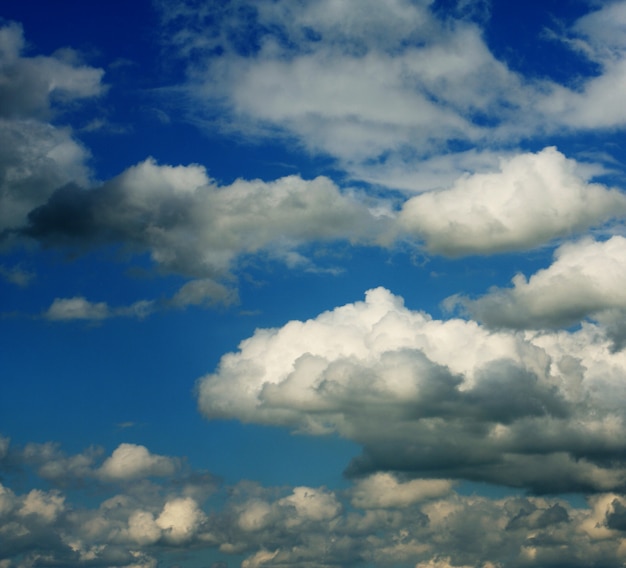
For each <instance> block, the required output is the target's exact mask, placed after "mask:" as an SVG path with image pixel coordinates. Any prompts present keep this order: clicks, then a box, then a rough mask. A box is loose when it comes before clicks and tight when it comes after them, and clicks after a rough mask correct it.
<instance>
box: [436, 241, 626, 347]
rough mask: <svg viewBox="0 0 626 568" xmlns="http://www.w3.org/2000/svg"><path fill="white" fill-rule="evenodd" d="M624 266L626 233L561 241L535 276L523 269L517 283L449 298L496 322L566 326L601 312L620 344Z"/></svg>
mask: <svg viewBox="0 0 626 568" xmlns="http://www.w3.org/2000/svg"><path fill="white" fill-rule="evenodd" d="M624 266H626V239H625V238H624V237H622V236H613V237H611V238H610V239H608V240H606V241H594V240H593V239H591V238H586V239H583V240H581V241H579V242H572V243H566V244H564V245H562V246H560V247H559V248H558V249H557V250H556V251H555V253H554V261H553V263H552V264H551V265H550V266H549V267H548V268H544V269H542V270H539V271H538V272H536V273H535V274H533V275H532V276H530V278H528V279H527V278H525V277H524V276H523V275H521V274H519V275H517V276H516V277H515V278H514V279H513V282H512V283H513V287H512V288H494V289H492V290H491V291H490V292H489V293H487V294H486V295H485V296H483V297H481V298H478V299H476V300H471V299H468V298H464V297H462V296H458V297H455V298H451V299H449V300H448V303H449V304H450V305H452V304H454V303H460V304H461V305H462V306H464V307H465V308H466V309H467V310H468V311H469V312H470V313H471V314H472V315H473V316H474V317H477V318H478V319H480V320H482V321H484V322H485V323H486V324H488V325H490V326H493V327H512V328H518V329H520V328H522V329H523V328H527V329H528V328H531V329H532V328H542V327H561V326H567V325H571V324H573V323H576V322H579V321H580V320H582V319H584V318H587V317H592V318H596V319H598V320H599V321H601V322H603V323H605V324H606V326H607V328H608V329H609V334H610V335H611V337H612V338H613V339H614V340H615V343H616V346H619V345H620V344H621V342H622V339H621V338H622V337H623V332H622V329H621V323H620V314H621V313H622V311H623V310H624V308H625V307H626V294H625V293H624V287H623V286H622V283H623V281H624V279H625V278H626V271H625V269H624Z"/></svg>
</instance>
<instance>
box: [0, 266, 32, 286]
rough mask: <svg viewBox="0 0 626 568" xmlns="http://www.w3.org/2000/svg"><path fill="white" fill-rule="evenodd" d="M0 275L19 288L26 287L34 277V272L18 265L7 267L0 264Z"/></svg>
mask: <svg viewBox="0 0 626 568" xmlns="http://www.w3.org/2000/svg"><path fill="white" fill-rule="evenodd" d="M0 277H1V278H4V279H5V280H6V281H7V282H10V283H11V284H15V285H16V286H19V287H20V288H26V286H28V285H29V284H30V282H31V281H32V280H33V278H35V273H34V272H31V271H30V270H26V269H24V268H22V267H21V266H19V265H18V266H10V267H7V266H4V265H2V264H0Z"/></svg>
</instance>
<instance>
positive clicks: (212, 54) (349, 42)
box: [158, 0, 626, 189]
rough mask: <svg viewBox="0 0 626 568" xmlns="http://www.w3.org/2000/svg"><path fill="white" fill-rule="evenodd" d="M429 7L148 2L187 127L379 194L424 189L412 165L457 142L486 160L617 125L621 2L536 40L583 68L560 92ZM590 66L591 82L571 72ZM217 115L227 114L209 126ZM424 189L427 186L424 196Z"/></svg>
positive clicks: (459, 21) (453, 16)
mask: <svg viewBox="0 0 626 568" xmlns="http://www.w3.org/2000/svg"><path fill="white" fill-rule="evenodd" d="M436 4H437V3H432V2H409V1H408V0H395V1H393V2H387V3H385V5H384V7H383V6H381V5H379V4H378V3H376V2H369V1H368V2H350V1H337V0H324V1H322V2H312V1H304V2H300V3H298V4H297V6H294V5H293V3H291V2H288V1H279V2H256V3H251V2H245V1H236V2H229V3H228V4H227V5H226V6H224V7H222V8H221V9H216V8H215V7H214V6H213V5H210V6H209V5H206V6H203V7H200V8H198V6H197V4H196V3H193V2H190V1H189V0H179V1H178V2H175V3H174V2H161V3H159V4H158V5H159V6H160V13H161V18H162V22H163V26H164V30H165V33H164V34H163V37H164V41H165V43H166V44H167V45H168V46H169V47H171V48H172V49H173V51H174V52H175V53H176V54H177V55H178V56H179V57H180V59H181V61H183V62H184V64H185V65H186V66H187V71H188V79H187V83H186V85H185V87H186V88H187V90H188V92H189V93H190V96H191V98H192V99H193V100H195V103H196V105H195V112H192V117H191V118H192V119H195V120H196V121H198V122H199V123H205V124H206V121H207V118H208V120H209V122H210V123H211V124H212V125H214V124H218V125H219V126H221V127H223V128H227V129H235V130H238V131H243V132H245V133H246V134H247V135H256V136H272V137H275V136H276V134H277V133H282V134H283V135H285V136H286V137H288V138H290V139H291V138H295V139H296V140H298V142H299V143H300V144H301V145H302V146H303V147H305V148H306V149H308V150H309V151H313V152H318V153H322V154H326V155H330V156H332V157H334V158H335V159H336V160H337V162H338V163H339V164H340V165H341V166H342V167H343V168H345V169H346V170H347V171H349V172H350V173H351V174H352V175H353V176H355V177H358V178H360V179H370V180H372V179H376V180H377V181H378V182H379V183H381V184H383V185H388V186H392V187H398V186H400V187H403V188H414V189H415V188H419V187H423V185H424V183H425V180H424V179H423V178H421V176H420V173H421V172H420V169H419V168H415V162H423V161H424V160H426V161H427V162H428V160H430V159H433V158H436V157H439V156H442V155H453V154H455V153H456V152H458V151H459V142H461V143H462V144H461V149H462V153H463V151H465V150H467V147H468V146H472V147H475V148H479V149H482V150H488V149H492V150H498V149H501V148H502V147H507V146H509V147H510V145H511V144H517V143H518V142H519V141H520V139H522V138H528V137H534V136H543V135H545V134H546V133H557V132H562V131H563V130H564V129H565V130H575V131H586V130H589V129H601V128H612V127H616V126H620V127H621V126H623V124H624V118H625V116H624V111H623V105H621V100H622V99H623V96H622V95H623V93H624V88H626V87H625V83H624V81H623V77H624V67H625V65H626V48H625V45H624V41H623V21H624V14H625V13H626V3H624V2H623V1H620V2H611V3H609V4H607V5H605V6H600V7H599V9H597V10H596V11H592V12H590V13H589V14H588V15H586V16H584V17H582V18H581V19H579V20H578V21H576V22H574V24H573V25H572V26H571V28H570V29H566V30H560V31H559V32H558V33H557V32H556V31H553V32H552V34H549V33H544V35H543V36H541V37H537V38H536V41H538V42H546V49H548V48H550V47H551V46H550V42H559V43H560V45H561V46H565V47H566V48H569V49H570V50H571V52H572V57H573V58H578V59H579V60H580V62H582V63H583V65H581V66H580V70H581V71H580V73H581V75H580V76H579V77H576V78H575V80H573V81H572V83H571V84H561V83H558V82H556V81H554V80H552V79H549V78H543V79H539V78H537V77H525V76H524V75H522V74H521V73H519V72H515V71H513V70H512V69H511V68H510V67H509V66H508V65H507V64H506V63H505V62H504V61H502V60H500V59H498V58H497V57H496V55H494V53H493V52H492V50H491V49H490V47H489V45H488V44H487V42H486V40H485V34H484V30H483V29H482V28H481V27H480V25H479V23H477V20H480V18H478V19H477V18H473V19H472V18H468V17H466V16H464V15H463V10H462V9H459V10H456V13H455V11H454V10H447V11H437V9H436ZM464 4H465V5H467V3H464ZM443 13H445V16H443V15H442V14H443ZM484 21H485V20H483V23H484ZM391 30H393V32H391ZM553 45H554V44H552V46H553ZM590 62H591V63H592V64H595V65H596V66H597V67H598V69H599V73H597V74H590V75H589V74H588V75H585V74H584V73H583V71H582V70H583V69H584V68H585V67H589V63H590ZM216 105H217V106H218V107H221V108H222V109H223V110H224V111H226V113H227V115H226V117H225V116H224V113H220V114H219V115H218V116H219V120H218V119H217V118H216V117H215V115H214V114H213V113H215V108H216ZM529 108H532V109H533V112H528V109H529ZM463 146H465V147H463ZM470 158H473V159H470ZM465 165H466V167H467V168H468V171H470V172H474V171H477V170H480V166H481V153H478V154H475V155H469V154H465ZM429 173H432V172H429ZM411 177H412V178H414V179H413V180H411ZM436 187H441V184H440V183H439V182H438V180H436V179H434V180H432V181H431V184H430V186H429V187H428V188H429V189H432V188H436Z"/></svg>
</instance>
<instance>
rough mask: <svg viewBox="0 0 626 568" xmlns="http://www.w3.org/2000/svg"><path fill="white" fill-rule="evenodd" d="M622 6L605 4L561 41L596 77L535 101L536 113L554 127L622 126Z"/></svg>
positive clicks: (625, 83)
mask: <svg viewBox="0 0 626 568" xmlns="http://www.w3.org/2000/svg"><path fill="white" fill-rule="evenodd" d="M625 24H626V2H624V1H623V0H620V1H616V2H608V3H605V5H603V6H602V5H601V6H599V9H598V10H595V11H592V12H591V13H589V14H587V15H585V16H583V17H582V18H580V19H579V20H578V21H577V22H576V23H575V25H574V26H573V28H572V30H570V35H569V37H567V38H565V39H564V41H566V42H567V43H568V44H569V45H570V46H571V47H572V49H574V50H575V51H577V52H579V53H580V55H581V57H582V58H584V59H589V60H591V61H592V62H594V63H596V64H597V65H598V66H599V67H600V73H599V74H597V75H596V76H594V77H591V78H589V79H587V80H586V81H584V82H581V84H579V85H578V86H577V88H576V89H569V88H565V87H558V86H554V87H553V89H552V91H551V92H550V94H549V95H548V96H546V97H545V98H542V99H539V100H538V101H537V103H538V104H537V110H539V112H540V113H541V114H542V115H543V116H545V117H546V118H547V120H549V121H551V122H552V123H554V124H557V125H564V126H568V127H572V128H583V129H593V128H615V127H623V126H624V125H625V124H626V111H625V110H624V106H623V105H622V104H621V101H622V100H623V99H624V96H626V79H625V77H626V73H625V72H626V41H625V39H624V38H625V37H626V36H625V35H624V25H625Z"/></svg>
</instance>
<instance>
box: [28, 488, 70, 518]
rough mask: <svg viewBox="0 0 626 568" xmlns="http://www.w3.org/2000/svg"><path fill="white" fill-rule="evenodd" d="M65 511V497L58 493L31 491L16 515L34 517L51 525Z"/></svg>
mask: <svg viewBox="0 0 626 568" xmlns="http://www.w3.org/2000/svg"><path fill="white" fill-rule="evenodd" d="M64 509H65V497H64V496H62V495H61V494H59V493H58V492H44V491H41V490H39V489H33V490H32V491H30V492H29V493H28V495H27V496H26V497H25V498H24V501H23V503H22V506H21V508H20V509H19V511H18V514H19V515H20V516H22V517H25V516H27V515H35V516H36V517H38V518H41V519H42V520H43V521H44V522H47V523H52V522H54V521H55V520H56V519H57V517H58V516H59V515H60V514H61V513H62V512H63V510H64Z"/></svg>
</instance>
